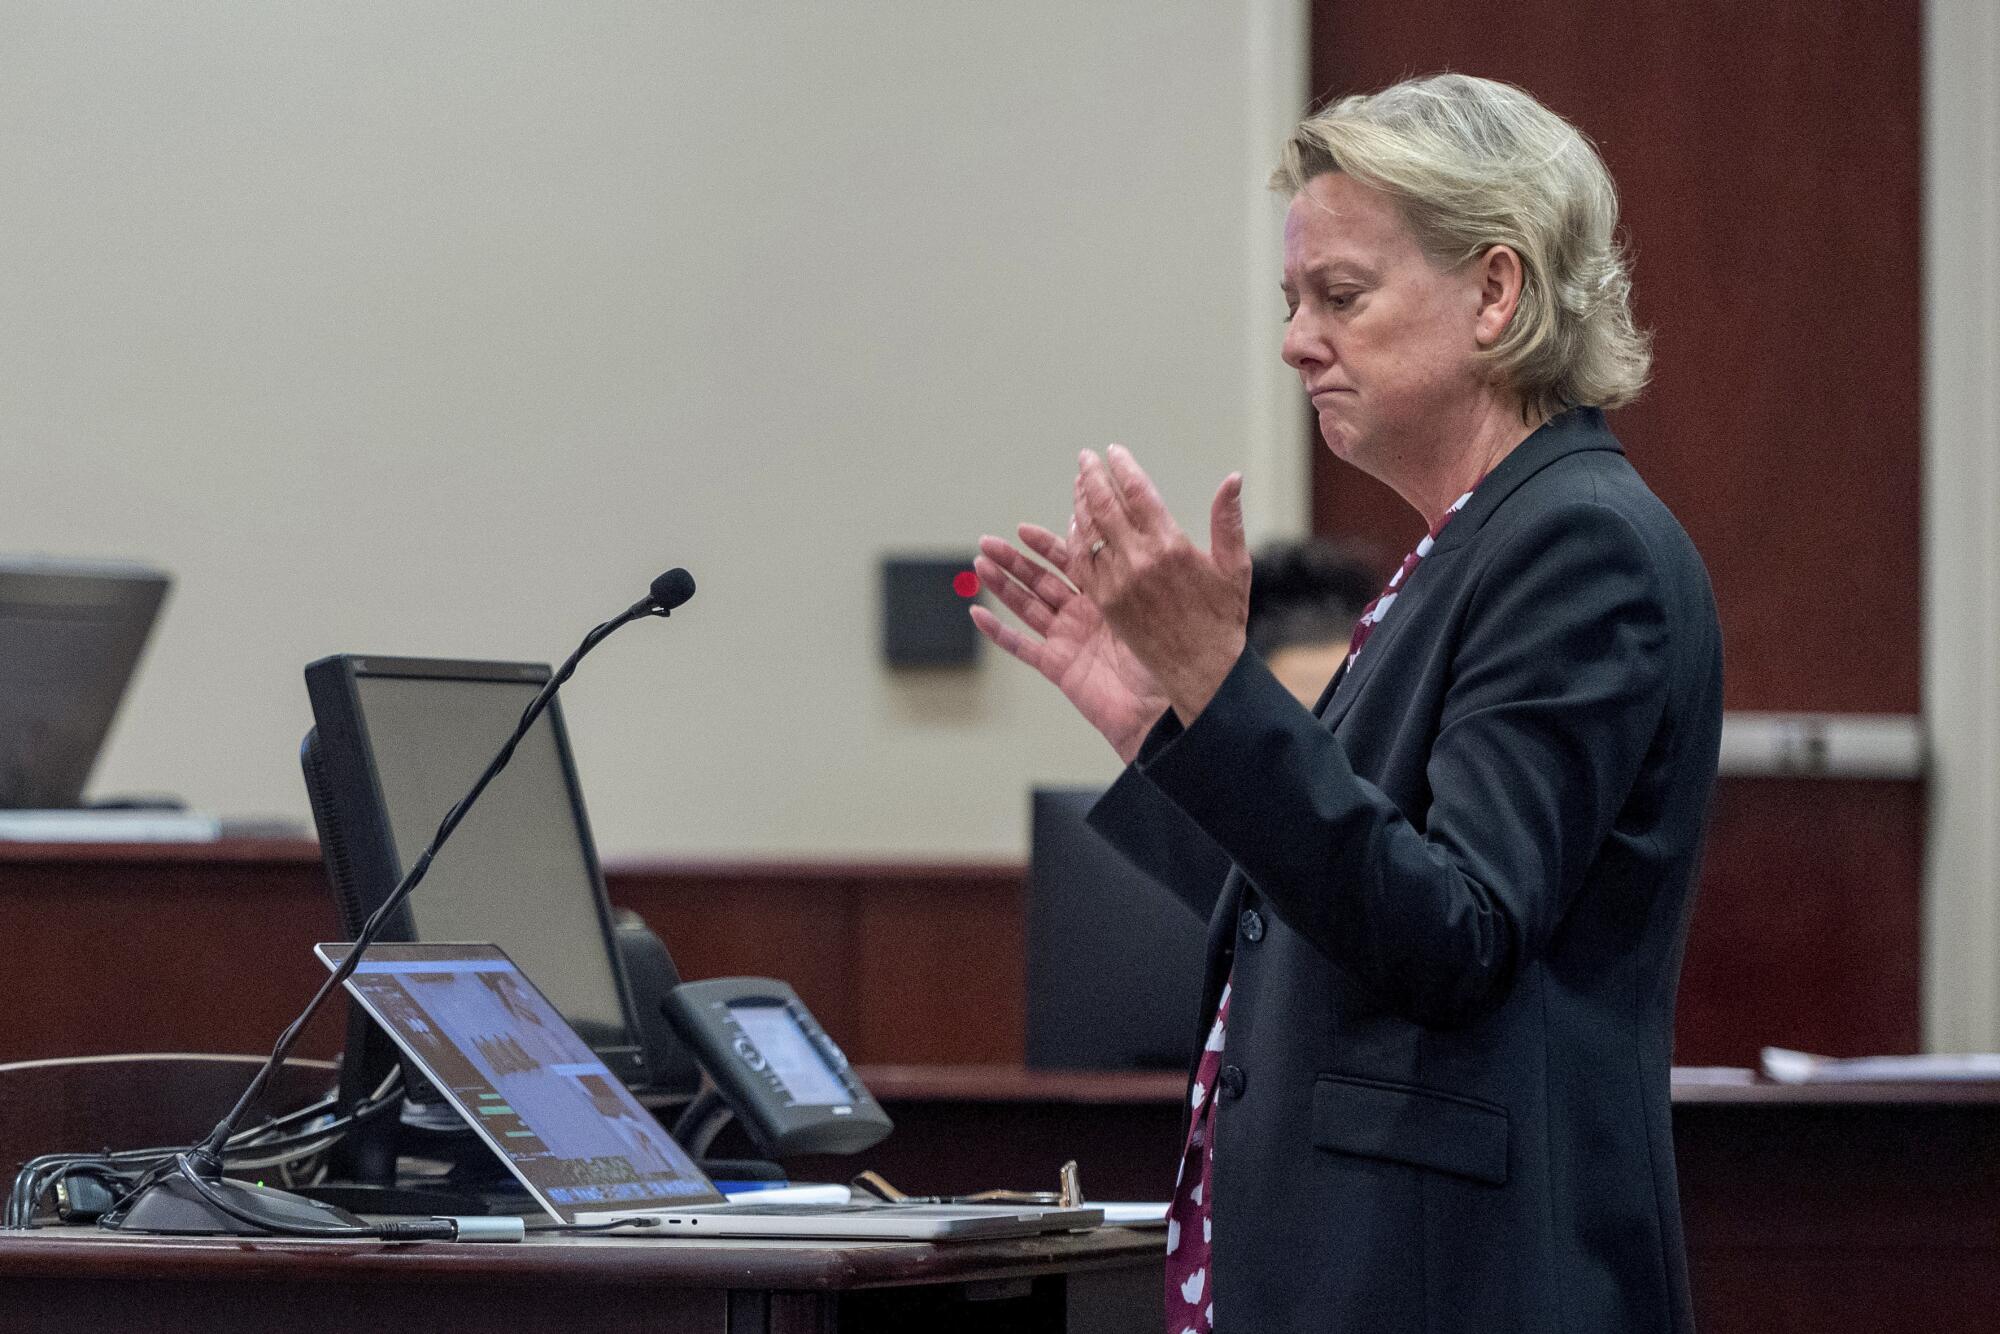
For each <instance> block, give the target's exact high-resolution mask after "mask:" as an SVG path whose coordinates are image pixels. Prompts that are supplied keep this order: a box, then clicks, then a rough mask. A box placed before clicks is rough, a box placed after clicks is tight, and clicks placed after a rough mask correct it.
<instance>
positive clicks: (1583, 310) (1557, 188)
mask: <svg viewBox="0 0 2000 1334" xmlns="http://www.w3.org/2000/svg"><path fill="white" fill-rule="evenodd" d="M1330 171H1342V172H1346V173H1347V174H1348V175H1350V176H1352V177H1353V178H1354V179H1355V180H1357V181H1359V182H1361V183H1362V184H1363V185H1366V186H1369V187H1370V188H1372V189H1376V190H1380V191H1382V192H1383V193H1384V194H1387V195H1389V196H1390V197H1391V198H1393V199H1395V200H1396V201H1397V203H1398V204H1399V205H1400V206H1401V208H1402V211H1403V216H1404V218H1405V219H1406V220H1407V221H1408V223H1409V226H1410V229H1411V231H1412V232H1414V233H1415V235H1416V238H1417V243H1418V244H1419V245H1420V246H1422V247H1423V249H1424V252H1425V253H1426V254H1427V255H1429V256H1430V258H1431V260H1432V261H1433V262H1434V263H1437V264H1439V265H1441V266H1443V267H1446V268H1456V267H1458V266H1459V265H1460V264H1463V263H1465V262H1466V261H1468V260H1471V259H1475V258H1477V257H1478V256H1480V255H1483V254H1484V253H1486V251H1487V250H1488V249H1489V248H1490V247H1492V246H1495V245H1505V246H1508V247H1509V248H1511V249H1512V250H1513V251H1514V252H1515V253H1516V254H1518V255H1519V256H1520V257H1521V266H1522V269H1523V271H1524V273H1523V287H1522V292H1521V301H1520V305H1519V306H1518V307H1517V308H1516V309H1515V312H1514V319H1513V322H1512V323H1511V324H1510V325H1508V327H1507V330H1506V332H1505V333H1503V334H1502V335H1501V337H1500V340H1499V341H1498V342H1497V343H1495V344H1494V345H1493V346H1492V347H1491V348H1489V349H1487V350H1486V352H1485V354H1484V355H1485V356H1486V358H1487V359H1488V360H1489V361H1490V362H1491V364H1492V366H1493V369H1494V372H1495V374H1496V375H1497V376H1498V377H1499V378H1500V379H1501V380H1503V381H1504V382H1505V383H1506V384H1508V385H1509V386H1511V387H1512V388H1513V389H1514V390H1515V391H1516V392H1518V393H1519V394H1520V395H1521V397H1522V400H1523V407H1524V409H1525V410H1526V411H1528V412H1530V413H1534V414H1539V415H1542V416H1549V415H1553V414H1554V413H1557V412H1560V411H1562V410H1563V409H1564V408H1570V407H1578V406H1589V407H1604V408H1614V407H1617V406H1619V405H1620V404H1624V403H1629V402H1631V401H1632V400H1633V399H1634V398H1637V397H1638V395H1639V391H1640V390H1641V389H1642V388H1644V387H1645V384H1646V376H1647V373H1648V371H1649V370H1650V369H1651V366H1652V360H1653V358H1652V352H1651V350H1650V343H1651V341H1652V340H1651V338H1650V336H1649V335H1648V334H1646V333H1645V332H1644V331H1642V330H1641V329H1639V328H1638V327H1637V326H1636V325H1635V324H1634V323H1633V321H1632V279H1631V274H1630V272H1629V266H1628V264H1627V261H1626V257H1625V255H1624V253H1623V251H1622V249H1621V248H1620V246H1619V243H1618V239H1617V237H1616V236H1615V235H1614V232H1615V231H1616V229H1617V226H1618V192H1617V189H1616V187H1614V186H1613V185H1612V183H1611V173H1610V172H1608V171H1606V170H1605V168H1604V162H1603V160H1602V159H1601V158H1599V157H1598V156H1597V150H1596V149H1594V148H1593V147H1591V144H1590V141H1589V140H1587V139H1585V138H1584V137H1583V135H1582V134H1580V133H1578V132H1577V130H1576V127H1574V126H1573V125H1571V124H1570V123H1569V122H1568V121H1566V120H1564V119H1563V118H1562V117H1560V116H1558V115H1556V114H1555V113H1554V112H1553V111H1550V110H1549V109H1548V108H1547V107H1545V106H1543V105H1542V104H1541V103H1539V102H1537V101H1536V100H1535V99H1534V98H1532V97H1530V96H1528V94H1526V93H1524V92H1522V91H1521V90H1520V89H1519V88H1515V87H1512V86H1511V85H1508V84H1504V83H1495V82H1493V81H1492V80H1491V79H1475V78H1470V77H1468V76H1466V75H1463V74H1436V75H1432V76H1430V77H1429V78H1424V79H1412V80H1410V81H1409V82H1406V83H1399V84H1396V85H1395V86H1393V87H1391V88H1386V89H1384V90H1383V91H1381V92H1379V93H1371V94H1366V95H1359V96H1354V97H1343V98H1342V99H1340V100H1339V101H1338V102H1335V103H1334V104H1333V105H1332V106H1330V107H1328V108H1326V109H1325V110H1323V111H1320V112H1318V113H1316V114H1314V115H1312V116H1309V117H1307V118H1306V119H1305V120H1304V121H1302V122H1300V124H1299V127H1298V128H1297V129H1296V130H1294V131H1293V132H1292V136H1291V139H1290V140H1289V141H1288V142H1287V143H1286V144H1285V151H1284V158H1283V160H1282V161H1281V162H1280V163H1279V165H1278V169H1277V171H1275V172H1274V173H1272V176H1271V186H1272V188H1273V189H1277V190H1282V191H1285V192H1286V193H1288V194H1297V193H1298V192H1300V191H1301V190H1304V189H1305V187H1306V183H1307V182H1308V181H1310V180H1312V179H1313V178H1314V177H1315V176H1320V175H1323V174H1325V173H1326V172H1330Z"/></svg>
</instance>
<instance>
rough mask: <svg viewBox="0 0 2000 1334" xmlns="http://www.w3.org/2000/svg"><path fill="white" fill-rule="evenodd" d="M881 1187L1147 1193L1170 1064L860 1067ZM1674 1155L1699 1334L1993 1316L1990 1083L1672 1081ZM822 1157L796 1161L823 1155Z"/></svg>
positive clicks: (1996, 1171)
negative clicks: (1149, 1067)
mask: <svg viewBox="0 0 2000 1334" xmlns="http://www.w3.org/2000/svg"><path fill="white" fill-rule="evenodd" d="M861 1074H862V1077H863V1078H864V1079H865V1080H866V1081H867V1082H868V1084H869V1086H870V1087H871V1088H872V1089H874V1090H875V1092H876V1094H877V1096H878V1098H879V1099H880V1100H881V1102H882V1103H883V1105H884V1107H885V1108H886V1109H887V1110H888V1112H889V1115H890V1116H891V1117H893V1118H894V1119H895V1121H896V1133H895V1134H894V1135H891V1136H890V1137H889V1139H888V1140H886V1141H884V1142H883V1143H882V1144H881V1145H879V1146H877V1148H875V1149H873V1150H871V1151H870V1152H869V1154H868V1160H869V1165H870V1166H871V1167H874V1168H876V1169H877V1170H878V1171H881V1172H882V1173H883V1174H884V1175H885V1176H887V1177H888V1178H889V1179H890V1180H891V1181H894V1182H897V1183H898V1184H904V1185H906V1186H907V1185H910V1184H912V1183H914V1184H915V1185H916V1186H917V1187H918V1188H921V1189H924V1190H961V1189H971V1188H973V1187H975V1186H978V1185H985V1184H990V1183H991V1182H993V1181H995V1180H1007V1181H1009V1182H1010V1183H1018V1184H1020V1185H1025V1186H1045V1185H1046V1184H1047V1183H1048V1182H1049V1181H1052V1180H1053V1174H1054V1170H1055V1166H1056V1164H1057V1163H1059V1162H1060V1161H1061V1159H1062V1158H1063V1157H1064V1156H1074V1157H1076V1158H1077V1159H1078V1160H1079V1161H1080V1163H1081V1166H1082V1174H1083V1184H1084V1187H1085V1190H1086V1191H1087V1192H1088V1193H1089V1194H1090V1195H1092V1196H1094V1197H1096V1198H1098V1199H1119V1198H1131V1199H1143V1198H1160V1197H1162V1196H1163V1195H1164V1194H1165V1192H1166V1191H1167V1190H1168V1188H1169V1187H1170V1186H1171V1184H1172V1181H1171V1174H1172V1171H1173V1163H1174V1158H1175V1154H1176V1151H1177V1149H1178V1148H1179V1144H1178V1136H1179V1133H1180V1125H1181V1098H1182V1089H1183V1084H1182V1080H1181V1077H1180V1076H1178V1075H1174V1074H1085V1073H1079V1074H1055V1073H1050V1072H1046V1071H1024V1070H1020V1069H1009V1068H994V1067H985V1068H981V1067H948V1068H931V1069H924V1068H921V1067H866V1068H863V1069H862V1071H861ZM1673 1097H1674V1152H1675V1154H1676V1158H1677V1163H1678V1167H1679V1173H1680V1185H1681V1206H1682V1215H1683V1218H1684V1220H1685V1222H1686V1227H1687V1242H1688V1261H1689V1267H1690V1271H1691V1277H1692V1282H1693V1287H1694V1296H1695V1310H1696V1314H1697V1316H1698V1317H1699V1325H1700V1328H1701V1330H1702V1334H1825V1331H1829V1330H1842V1329H1855V1330H1867V1331H1869V1334H1938V1331H1954V1330H1990V1329H1994V1328H1996V1327H2000V1316H1996V1315H1995V1314H1994V1301H1995V1295H1996V1294H2000V1084H1949V1083H1932V1084H1868V1085H1814V1086H1786V1085H1774V1084H1764V1083H1754V1084H1743V1083H1712V1082H1702V1081H1701V1080H1699V1079H1698V1078H1694V1077H1688V1076H1683V1077H1680V1078H1677V1079H1676V1080H1675V1083H1674V1092H1673ZM841 1161H842V1160H838V1159H826V1160H820V1161H818V1162H815V1163H813V1164H811V1165H810V1168H809V1169H808V1170H812V1171H817V1172H820V1173H828V1174H838V1173H840V1172H841V1170H842V1168H841Z"/></svg>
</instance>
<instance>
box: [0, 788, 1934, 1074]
mask: <svg viewBox="0 0 2000 1334" xmlns="http://www.w3.org/2000/svg"><path fill="white" fill-rule="evenodd" d="M1922 825H1923V798H1922V791H1921V789H1920V788H1919V787H1918V786H1917V785H1915V784H1905V783H1854V782H1845V781H1841V782H1814V781H1811V780H1804V779H1797V780H1791V779H1785V780H1780V779H1724V780H1723V781H1722V783H1721V785H1720V787H1719V789H1718V794H1717V798H1716V804H1715V811H1714V817H1713V828H1712V832H1711V835H1710V839H1709V851H1708V858H1707V862H1706V865H1705V866H1704V868H1703V874H1702V883H1701V889H1700V890H1699V892H1698V895H1697V903H1696V911H1695V917H1694V925H1693V930H1692V933H1691V936H1690V940H1689V947H1688V957H1687V965H1686V969H1685V973H1684V978H1683V982H1682V986H1681V998H1680V1035H1679V1043H1678V1045H1677V1048H1676V1058H1677V1059H1678V1060H1679V1061H1680V1062H1681V1063H1683V1064H1689V1065H1715V1064H1732V1065H1748V1064H1753V1063H1754V1062H1755V1060H1756V1055H1757V1049H1758V1047H1760V1046H1763V1045H1765V1044H1767V1043H1768V1044H1776V1045H1781V1046H1795V1047H1801V1048H1805V1049H1808V1050H1815V1051H1821V1052H1827V1053H1831V1054H1834V1055H1860V1054H1866V1053H1873V1052H1903V1051H1913V1050H1915V1049H1916V1047H1917V1043H1918V1014H1919V1010H1918V917H1917V899H1916V891H1915V885H1916V874H1917V871H1916V868H1917V863H1918V846H1919V843H1918V840H1919V837H1920V835H1921V832H1922ZM609 879H610V890H611V898H612V901H613V902H614V903H617V904H620V905H622V906H626V907H630V908H632V909H634V910H635V911H637V912H638V913H639V914H640V915H641V916H642V917H644V918H645V919H646V920H647V922H648V923H649V924H651V926H652V927H653V929H654V930H655V931H657V932H659V933H660V935H661V937H662V938H663V939H664V940H665V941H666V942H667V945H668V948H669V949H670V950H671V951H672V953H673V956H674V959H675V962H676V963H677V965H678V966H679V968H680V970H681V973H682V975H683V976H685V977H688V978H703V977H720V976H728V975H736V974H746V973H747V974H765V975H770V976H777V977H782V978H784V979H785V980H786V981H788V982H790V983H791V984H792V986H793V987H795V988H796V989H797V990H798V992H799V994H800V995H801V996H802V997H803V998H804V999H805V1001H806V1003H807V1004H808V1005H809V1006H811V1007H812V1009H813V1012H814V1013H815V1014H817V1015H818V1016H819V1017H820V1020H821V1022H822V1023H824V1024H825V1025H826V1027H827V1030H828V1032H830V1033H832V1034H833V1036H834V1037H835V1039H836V1040H837V1041H839V1042H840V1043H841V1045H842V1046H843V1047H845V1048H846V1049H847V1051H848V1053H849V1055H850V1056H852V1057H853V1059H855V1060H856V1061H861V1062H868V1063H873V1064H960V1065H1003V1066H1018V1065H1020V1064H1021V1063H1022V1061H1023V1059H1024V1057H1025V1051H1026V1044H1025V1036H1024V1031H1025V1023H1026V947H1025V926H1026V899H1025V884H1024V876H1023V873H1022V870H1021V868H1020V867H1018V866H1012V865H1005V864H996V865H976V866H964V865H940V866H921V865H914V866H912V865H904V866H880V865H877V866H868V865H855V864H835V865H785V864H777V865H771V864H756V863H745V864H739V865H696V864H682V863H647V864H640V865H628V866H614V867H612V868H611V870H610V873H609ZM0 922H5V923H6V927H7V929H6V932H5V934H4V939H0V1013H5V1014H7V1015H8V1016H9V1018H8V1021H7V1023H6V1024H5V1025H4V1026H0V1060H28V1059H36V1058H42V1057H54V1056H89V1055H104V1054H108V1053H114V1052H130V1051H233V1052H255V1051H266V1050H269V1048H270V1045H271V1043H272V1042H273V1041H274V1040H275V1039H276V1036H277V1034H278V1032H279V1031H280V1030H281V1029H282V1028H283V1027H284V1025H285V1024H286V1023H287V1022H288V1021H289V1020H290V1018H291V1016H292V1015H293V1014H294V1013H295V1012H296V1011H297V1009H298V1008H299V1007H300V1006H302V1005H303V1004H304V1003H305V1000H306V998H307V997H308V996H309V995H310V994H311V991H312V988H313V987H315V986H317V985H318V983H319V980H320V977H321V973H320V971H319V966H318V964H316V963H315V962H313V959H312V955H311V952H310V951H311V946H312V944H313V943H314V942H315V941H318V940H325V939H330V938H332V937H333V936H334V935H335V934H337V932H336V929H335V927H334V922H333V913H332V909H331V906H330V900H329V898H328V896H327V893H326V890H325V887H324V884H323V882H322V880H321V877H320V869H319V860H318V857H317V854H316V853H315V851H314V850H313V848H312V847H311V845H309V844H281V845H264V844H252V845H239V844H224V845H219V846H216V847H208V848H134V849H105V848H32V847H22V846H19V845H13V846H9V845H4V844H0ZM335 1006H336V1010H338V1009H339V1008H340V1003H339V1002H336V1003H335ZM342 1033H343V1030H342V1026H341V1021H340V1019H339V1017H338V1014H337V1013H336V1014H335V1015H333V1016H331V1017H327V1018H323V1019H322V1020H320V1021H319V1022H318V1023H316V1024H315V1025H314V1027H313V1029H312V1030H311V1031H310V1033H309V1034H308V1036H307V1039H306V1040H305V1042H304V1043H302V1044H301V1047H300V1050H299V1054H300V1055H306V1056H332V1055H335V1054H336V1053H337V1052H338V1051H339V1049H340V1045H341V1040H342Z"/></svg>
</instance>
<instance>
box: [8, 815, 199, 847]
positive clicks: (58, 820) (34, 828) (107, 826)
mask: <svg viewBox="0 0 2000 1334" xmlns="http://www.w3.org/2000/svg"><path fill="white" fill-rule="evenodd" d="M221 836H222V822H221V821H219V820H217V819H216V818H215V817H214V816H213V815H202V814H199V813H197V812H195V811H126V810H90V809H87V808H86V809H81V810H69V811H0V840H4V841H7V842H13V843H213V842H214V841H215V840H216V839H218V838H220V837H221Z"/></svg>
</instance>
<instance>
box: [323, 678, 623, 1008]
mask: <svg viewBox="0 0 2000 1334" xmlns="http://www.w3.org/2000/svg"><path fill="white" fill-rule="evenodd" d="M355 688H356V691H357V693H358V695H359V696H360V700H361V716H362V718H363V719H364V720H365V723H366V726H367V729H368V741H369V750H370V751H371V752H372V753H373V755H374V759H375V776H376V781H377V783H378V784H379V785H380V788H381V792H382V803H383V807H384V809H385V811H386V812H387V814H388V817H389V828H390V832H391V835H392V836H393V841H394V844H395V854H396V862H397V867H398V871H399V873H400V872H405V871H408V869H409V867H410V863H411V862H412V861H414V860H415V859H416V858H417V856H418V855H419V854H420V853H422V852H423V850H424V845H425V844H427V843H428V842H429V841H430V838H431V835H432V834H434V833H435V832H437V827H438V822H439V821H440V820H442V819H443V818H444V814H445V812H446V811H448V810H450V809H451V807H452V803H453V802H456V801H457V800H458V799H459V798H460V797H462V796H464V795H465V793H466V790H467V789H468V788H470V787H471V786H472V783H473V781H474V780H475V779H477V778H478V777H479V773H480V770H482V769H484V768H485V767H486V765H487V763H488V761H490V760H491V759H492V758H493V753H494V752H495V751H496V750H498V749H499V748H500V744H501V743H502V742H503V741H505V740H506V739H507V735H508V733H509V732H511V731H512V730H513V728H514V724H515V722H516V721H517V720H518V719H519V718H520V716H521V710H522V709H524V708H526V707H527V705H528V702H529V701H530V700H532V699H533V698H534V697H535V692H536V690H537V689H539V685H538V684H537V683H536V682H533V681H495V680H453V679H450V678H447V677H412V676H373V675H357V677H356V680H355ZM575 809H576V808H575V804H574V803H573V801H572V800H571V795H570V787H569V778H568V775H567V774H566V773H565V772H564V765H563V757H562V755H561V753H560V752H559V751H558V749H557V746H556V736H555V731H554V729H553V727H552V725H551V723H550V719H549V715H548V714H544V715H543V716H542V717H540V718H538V719H536V720H535V725H534V727H532V728H531V729H529V731H528V735H527V736H525V737H523V738H522V740H521V744H520V747H519V748H518V749H517V750H516V751H515V752H514V758H513V760H512V761H510V762H509V764H508V766H507V768H506V769H504V770H503V771H502V772H501V774H500V776H499V777H498V778H496V779H494V780H493V782H492V784H491V785H490V786H489V787H488V788H487V789H486V791H485V792H484V793H483V794H482V795H481V796H480V799H479V801H478V803H477V804H476V805H474V806H473V808H472V810H471V812H470V813H469V814H468V815H467V816H466V817H465V821H464V823H462V824H460V825H459V827H458V830H457V832H455V833H454V834H453V835H452V836H451V841H450V842H448V843H446V844H445V846H444V849H443V850H442V851H441V852H439V853H438V855H437V859H436V860H435V861H433V862H432V863H431V869H430V871H429V873H428V874H427V875H426V876H425V878H424V882H423V885H422V886H421V887H420V888H419V889H418V890H417V892H416V893H415V894H413V895H412V896H411V898H410V919H411V923H412V925H413V926H414V928H415V931H414V935H415V937H416V939H418V940H490V941H493V942H494V943H495V944H497V945H499V946H500V947H501V948H502V949H504V950H506V951H507V953H508V954H509V955H510V956H511V957H512V958H513V959H514V960H515V961H516V962H517V963H519V964H520V966H521V970H522V971H523V972H525V973H526V974H527V975H528V976H529V977H531V978H533V979H534V981H535V985H537V986H539V987H540V988H542V990H543V991H545V992H547V993H548V996H549V998H550V999H551V1000H553V1001H554V1002H555V1004H556V1008H558V1009H559V1010H561V1011H562V1012H563V1014H564V1015H565V1016H566V1017H567V1018H568V1019H569V1021H570V1023H571V1025H572V1026H574V1027H575V1028H576V1029H577V1031H578V1032H580V1033H582V1034H584V1035H585V1037H587V1038H589V1039H590V1040H591V1041H592V1042H593V1043H602V1042H604V1041H605V1040H607V1039H616V1038H617V1037H618V1036H620V1035H623V1034H624V1033H625V1017H624V1006H623V1004H622V1003H621V1001H620V998H619V991H618V979H617V978H616V977H615V976H614V975H613V974H612V971H611V964H610V949H611V942H610V940H609V938H608V936H607V934H606V929H605V922H604V920H603V918H602V916H601V915H600V909H599V904H598V896H597V873H596V870H595V868H594V867H593V866H592V864H591V860H590V857H589V855H588V853H587V851H586V848H585V845H584V837H585V835H584V833H583V831H582V830H581V829H579V827H578V824H577V819H576V814H575Z"/></svg>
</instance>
